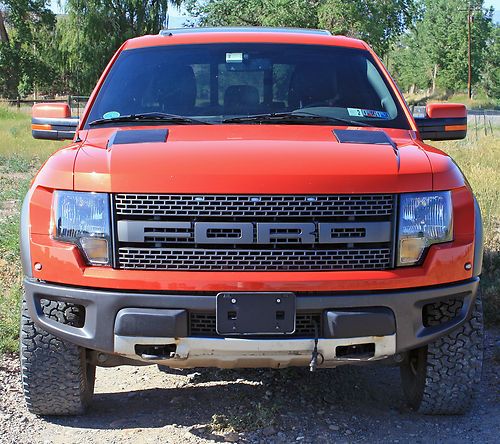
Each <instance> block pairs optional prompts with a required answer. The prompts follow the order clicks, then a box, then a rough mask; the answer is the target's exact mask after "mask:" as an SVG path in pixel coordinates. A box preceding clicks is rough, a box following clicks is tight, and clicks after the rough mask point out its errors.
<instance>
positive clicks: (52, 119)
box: [31, 103, 79, 140]
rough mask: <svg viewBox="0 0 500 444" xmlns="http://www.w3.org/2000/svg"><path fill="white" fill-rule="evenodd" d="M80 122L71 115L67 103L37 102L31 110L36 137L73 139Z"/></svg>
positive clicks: (32, 127) (34, 135) (33, 133)
mask: <svg viewBox="0 0 500 444" xmlns="http://www.w3.org/2000/svg"><path fill="white" fill-rule="evenodd" d="M78 122H79V120H78V119H73V118H72V117H71V109H70V107H69V105H68V104H67V103H37V104H35V105H33V109H32V111H31V133H32V135H33V137H34V138H35V139H46V140H66V139H73V137H75V132H76V128H77V127H78Z"/></svg>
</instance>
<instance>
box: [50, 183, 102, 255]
mask: <svg viewBox="0 0 500 444" xmlns="http://www.w3.org/2000/svg"><path fill="white" fill-rule="evenodd" d="M52 205H53V209H52V212H53V219H52V228H51V233H52V236H53V237H54V239H57V240H59V241H62V242H69V243H72V244H75V245H77V246H78V248H79V249H80V250H81V251H82V253H83V254H84V257H85V259H86V261H87V263H89V264H90V265H111V223H110V209H109V206H110V205H109V195H108V194H106V193H86V192H79V191H54V200H53V204H52Z"/></svg>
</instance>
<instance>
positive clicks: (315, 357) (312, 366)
mask: <svg viewBox="0 0 500 444" xmlns="http://www.w3.org/2000/svg"><path fill="white" fill-rule="evenodd" d="M313 322H314V348H313V351H312V355H311V362H310V363H309V370H310V371H311V372H314V371H316V368H317V367H318V356H321V364H323V362H324V361H325V358H324V357H323V355H322V354H320V353H318V341H319V333H318V323H317V322H316V321H313Z"/></svg>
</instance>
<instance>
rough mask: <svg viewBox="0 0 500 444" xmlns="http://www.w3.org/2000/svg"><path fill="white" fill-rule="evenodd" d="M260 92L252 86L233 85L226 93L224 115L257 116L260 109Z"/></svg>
mask: <svg viewBox="0 0 500 444" xmlns="http://www.w3.org/2000/svg"><path fill="white" fill-rule="evenodd" d="M259 105H260V102H259V91H258V90H257V88H256V87H255V86H251V85H231V86H229V87H228V88H227V89H226V91H225V92H224V114H226V115H227V114H255V113H257V112H258V109H259Z"/></svg>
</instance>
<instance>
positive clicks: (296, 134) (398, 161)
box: [74, 125, 432, 194]
mask: <svg viewBox="0 0 500 444" xmlns="http://www.w3.org/2000/svg"><path fill="white" fill-rule="evenodd" d="M148 129H149V130H151V129H153V128H151V127H150V128H148V127H130V128H129V127H120V128H99V129H92V130H90V131H88V132H86V133H85V134H82V135H81V136H82V138H84V139H85V141H84V143H83V144H82V146H81V148H80V150H79V152H78V155H77V158H76V161H75V167H74V188H75V189H76V190H81V191H90V190H92V191H105V192H124V193H125V192H130V193H195V194H197V193H200V194H231V193H233V194H238V193H242V194H243V193H256V194H257V193H260V194H266V193H267V194H297V193H302V194H310V193H316V194H330V193H393V192H405V191H423V190H430V189H432V172H431V166H430V163H429V160H428V157H427V155H426V153H425V151H424V150H423V149H422V148H421V147H419V146H417V145H415V143H414V141H413V140H412V139H411V137H410V133H409V132H408V131H403V130H387V134H388V136H389V137H390V138H391V139H392V140H393V141H394V142H395V144H396V145H397V149H394V147H393V146H391V145H390V144H377V143H366V141H365V142H364V143H358V142H353V141H348V142H343V143H341V142H339V139H338V138H337V137H335V135H334V134H333V129H334V128H333V127H329V126H312V125H311V126H304V125H300V126H299V125H211V126H210V125H196V126H193V125H186V126H181V125H178V126H169V127H161V128H159V127H156V126H155V127H154V130H156V131H158V130H159V129H163V130H166V131H164V135H165V137H163V139H161V138H160V139H158V138H155V137H150V138H149V139H146V141H141V140H144V139H141V138H140V137H132V138H131V139H133V140H134V141H133V142H127V139H130V137H128V136H127V137H117V135H118V136H125V134H119V132H124V131H128V132H129V134H130V133H131V132H132V131H137V130H139V131H143V132H144V131H145V130H148ZM373 130H378V129H373ZM363 131H365V129H363ZM366 131H372V129H366ZM110 139H111V140H112V143H110ZM117 140H125V142H124V143H117ZM113 141H114V143H113Z"/></svg>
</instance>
